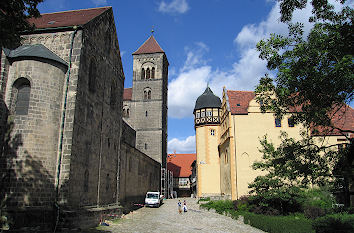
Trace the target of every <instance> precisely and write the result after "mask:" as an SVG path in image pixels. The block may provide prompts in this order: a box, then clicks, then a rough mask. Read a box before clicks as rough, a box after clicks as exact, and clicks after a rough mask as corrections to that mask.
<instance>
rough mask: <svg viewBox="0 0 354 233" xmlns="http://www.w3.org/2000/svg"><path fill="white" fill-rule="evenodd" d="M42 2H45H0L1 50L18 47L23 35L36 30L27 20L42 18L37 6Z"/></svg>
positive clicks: (32, 0) (10, 0)
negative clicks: (25, 32)
mask: <svg viewBox="0 0 354 233" xmlns="http://www.w3.org/2000/svg"><path fill="white" fill-rule="evenodd" d="M41 2H43V0H2V1H0V49H1V48H2V47H5V48H12V47H14V46H17V45H18V44H19V43H20V41H21V33H23V32H24V31H30V30H33V29H34V25H30V24H29V23H28V21H27V19H28V18H30V17H39V16H40V13H39V11H38V9H37V5H38V4H39V3H41Z"/></svg>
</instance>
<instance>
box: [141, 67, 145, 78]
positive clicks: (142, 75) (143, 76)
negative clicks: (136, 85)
mask: <svg viewBox="0 0 354 233" xmlns="http://www.w3.org/2000/svg"><path fill="white" fill-rule="evenodd" d="M141 79H142V80H143V79H145V70H144V68H141Z"/></svg>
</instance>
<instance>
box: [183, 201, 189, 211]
mask: <svg viewBox="0 0 354 233" xmlns="http://www.w3.org/2000/svg"><path fill="white" fill-rule="evenodd" d="M187 211H188V209H187V202H186V200H184V201H183V212H187Z"/></svg>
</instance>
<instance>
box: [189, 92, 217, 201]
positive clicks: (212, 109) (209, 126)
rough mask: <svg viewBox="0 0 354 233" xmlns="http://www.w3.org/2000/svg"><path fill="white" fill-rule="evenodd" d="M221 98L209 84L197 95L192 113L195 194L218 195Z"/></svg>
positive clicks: (203, 195)
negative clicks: (195, 157)
mask: <svg viewBox="0 0 354 233" xmlns="http://www.w3.org/2000/svg"><path fill="white" fill-rule="evenodd" d="M220 112H221V100H220V98H219V97H217V96H216V95H214V93H213V92H212V90H211V89H210V88H209V86H208V87H207V88H206V89H205V91H204V93H203V94H202V95H201V96H199V97H198V99H197V101H196V103H195V108H194V111H193V114H194V119H195V120H194V126H195V135H196V144H197V145H196V152H197V196H198V197H207V196H220V161H219V153H218V143H219V138H220Z"/></svg>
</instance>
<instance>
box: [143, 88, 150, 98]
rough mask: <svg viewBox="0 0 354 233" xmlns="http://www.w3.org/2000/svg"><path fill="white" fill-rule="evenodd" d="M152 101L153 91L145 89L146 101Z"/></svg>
mask: <svg viewBox="0 0 354 233" xmlns="http://www.w3.org/2000/svg"><path fill="white" fill-rule="evenodd" d="M150 99H151V89H150V88H145V89H144V100H150Z"/></svg>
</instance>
